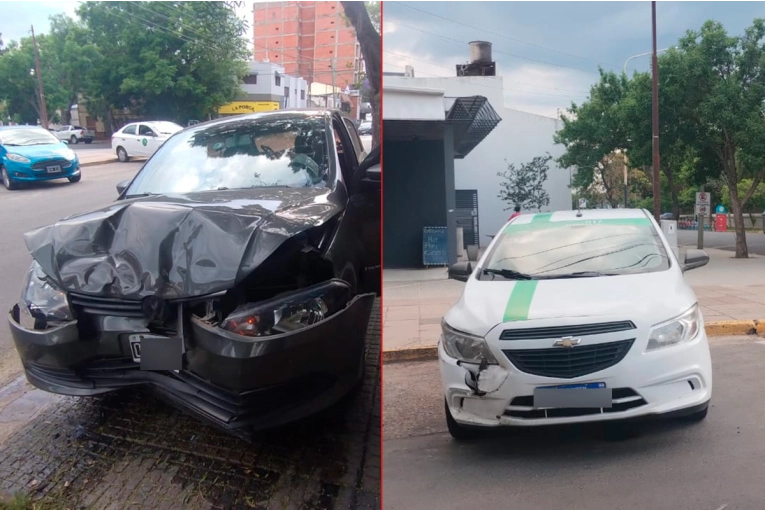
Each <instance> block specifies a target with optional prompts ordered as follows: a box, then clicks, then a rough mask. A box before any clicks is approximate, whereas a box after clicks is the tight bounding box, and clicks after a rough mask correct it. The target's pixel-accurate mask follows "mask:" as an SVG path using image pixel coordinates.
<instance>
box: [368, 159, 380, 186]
mask: <svg viewBox="0 0 765 510" xmlns="http://www.w3.org/2000/svg"><path fill="white" fill-rule="evenodd" d="M366 178H367V180H369V181H372V182H381V181H382V167H381V166H380V163H377V164H376V165H372V166H370V167H369V168H367V173H366Z"/></svg>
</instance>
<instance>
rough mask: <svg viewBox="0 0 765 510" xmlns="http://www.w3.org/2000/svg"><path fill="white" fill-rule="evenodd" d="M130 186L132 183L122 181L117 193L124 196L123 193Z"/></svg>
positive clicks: (118, 185)
mask: <svg viewBox="0 0 765 510" xmlns="http://www.w3.org/2000/svg"><path fill="white" fill-rule="evenodd" d="M129 185H130V181H122V182H121V183H119V184H117V193H119V194H120V195H122V193H123V192H124V191H125V190H126V189H127V187H128V186H129Z"/></svg>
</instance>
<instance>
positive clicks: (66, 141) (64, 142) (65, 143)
mask: <svg viewBox="0 0 765 510" xmlns="http://www.w3.org/2000/svg"><path fill="white" fill-rule="evenodd" d="M61 143H63V144H64V145H69V140H61Z"/></svg>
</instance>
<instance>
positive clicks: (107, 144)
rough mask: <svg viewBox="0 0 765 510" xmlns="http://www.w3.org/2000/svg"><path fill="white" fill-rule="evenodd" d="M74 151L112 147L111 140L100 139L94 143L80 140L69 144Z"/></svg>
mask: <svg viewBox="0 0 765 510" xmlns="http://www.w3.org/2000/svg"><path fill="white" fill-rule="evenodd" d="M69 147H70V148H71V149H72V150H74V152H80V151H88V150H93V149H107V148H110V147H111V144H110V142H109V140H98V141H93V142H92V143H85V142H80V143H78V144H75V145H70V146H69Z"/></svg>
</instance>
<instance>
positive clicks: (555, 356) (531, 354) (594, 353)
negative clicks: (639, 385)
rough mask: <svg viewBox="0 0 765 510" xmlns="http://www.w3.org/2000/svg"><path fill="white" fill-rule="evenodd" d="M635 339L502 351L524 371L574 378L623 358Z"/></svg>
mask: <svg viewBox="0 0 765 510" xmlns="http://www.w3.org/2000/svg"><path fill="white" fill-rule="evenodd" d="M634 341H635V339H634V338H632V339H629V340H621V341H619V342H607V343H602V344H592V345H582V346H577V347H573V348H564V347H552V348H548V349H506V350H503V351H502V352H503V353H504V354H505V356H507V359H509V360H510V362H511V363H512V364H513V365H515V367H516V368H517V369H518V370H520V371H521V372H525V373H527V374H533V375H541V376H544V377H556V378H560V379H572V378H574V377H581V376H583V375H587V374H592V373H594V372H598V371H600V370H604V369H606V368H608V367H612V366H614V365H616V364H617V363H619V362H620V361H621V360H622V359H624V356H626V355H627V351H629V350H630V347H632V343H633V342H634Z"/></svg>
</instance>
